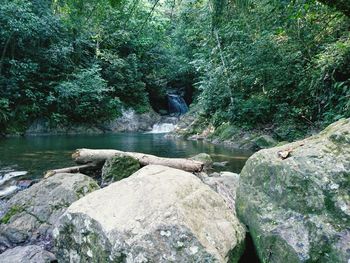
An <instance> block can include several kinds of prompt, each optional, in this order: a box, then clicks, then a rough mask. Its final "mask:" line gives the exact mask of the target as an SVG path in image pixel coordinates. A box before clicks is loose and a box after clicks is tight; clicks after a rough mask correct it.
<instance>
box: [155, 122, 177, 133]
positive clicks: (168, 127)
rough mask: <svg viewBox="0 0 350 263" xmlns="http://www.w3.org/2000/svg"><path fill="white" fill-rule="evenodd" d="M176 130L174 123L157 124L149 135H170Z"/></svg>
mask: <svg viewBox="0 0 350 263" xmlns="http://www.w3.org/2000/svg"><path fill="white" fill-rule="evenodd" d="M174 129H175V125H174V124H172V123H157V124H154V125H153V128H152V131H150V132H149V133H169V132H172V131H173V130H174Z"/></svg>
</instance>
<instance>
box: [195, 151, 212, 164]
mask: <svg viewBox="0 0 350 263" xmlns="http://www.w3.org/2000/svg"><path fill="white" fill-rule="evenodd" d="M190 159H191V160H194V161H199V162H202V163H204V166H205V167H210V166H211V165H212V164H213V160H212V159H211V157H210V155H209V154H207V153H199V154H197V155H195V156H193V157H191V158H190Z"/></svg>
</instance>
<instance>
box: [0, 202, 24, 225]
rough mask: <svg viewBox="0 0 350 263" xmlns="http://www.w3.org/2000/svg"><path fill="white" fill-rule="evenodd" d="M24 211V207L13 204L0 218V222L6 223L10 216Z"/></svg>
mask: <svg viewBox="0 0 350 263" xmlns="http://www.w3.org/2000/svg"><path fill="white" fill-rule="evenodd" d="M23 211H24V207H23V206H20V205H14V206H12V207H11V208H10V209H9V210H8V211H7V213H6V214H5V215H4V216H3V217H2V218H1V219H0V223H1V224H7V223H8V222H10V220H11V218H12V217H13V216H14V215H17V214H19V213H22V212H23Z"/></svg>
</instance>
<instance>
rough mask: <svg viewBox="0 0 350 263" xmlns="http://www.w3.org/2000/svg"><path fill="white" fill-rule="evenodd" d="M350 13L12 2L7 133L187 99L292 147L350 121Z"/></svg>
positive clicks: (0, 99)
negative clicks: (169, 97)
mask: <svg viewBox="0 0 350 263" xmlns="http://www.w3.org/2000/svg"><path fill="white" fill-rule="evenodd" d="M321 2H322V3H321ZM327 4H328V6H327ZM348 12H349V5H348V4H347V1H343V0H338V1H327V0H322V1H319V2H316V1H315V0H295V1H274V0H260V1H256V0H232V1H227V0H186V1H166V0H164V1H160V0H155V1H151V0H149V1H148V0H117V1H116V0H109V1H108V0H98V1H93V0H88V1H86V0H85V1H84V0H46V1H37V0H30V1H25V0H4V1H3V3H2V5H1V6H0V55H1V57H0V85H1V89H0V130H1V131H3V132H4V131H5V130H7V131H8V132H11V131H15V130H17V131H18V130H21V129H25V127H26V126H27V125H28V124H29V123H30V122H31V121H33V120H34V119H36V118H43V117H44V118H47V119H49V120H50V123H52V125H57V124H60V123H65V124H68V123H72V122H74V123H77V122H78V123H79V122H84V123H89V122H97V121H105V120H107V119H111V118H113V117H115V116H117V115H118V114H120V112H121V109H122V108H123V107H132V108H134V109H135V110H136V111H139V112H145V111H148V110H150V109H151V108H152V107H153V109H155V110H156V111H161V110H166V108H167V101H166V93H167V92H169V91H174V90H182V92H184V94H185V99H186V100H187V101H188V102H191V101H192V99H193V97H195V103H196V104H197V105H199V106H200V108H201V109H202V117H203V118H206V120H207V121H209V122H211V123H212V124H213V125H214V126H216V127H219V126H221V125H224V124H225V125H227V123H231V124H234V125H239V126H241V127H246V128H248V129H251V128H266V127H271V126H272V127H274V130H275V131H276V136H278V137H280V138H281V139H295V138H297V137H300V136H302V135H303V134H304V133H305V132H306V131H307V130H312V129H318V128H320V127H322V126H325V125H327V124H328V123H331V122H333V121H335V120H337V119H339V118H342V117H349V116H350V88H349V86H350V80H349V77H350V33H349V29H350V22H349V17H348V16H347V15H349V13H348ZM194 88H195V89H194Z"/></svg>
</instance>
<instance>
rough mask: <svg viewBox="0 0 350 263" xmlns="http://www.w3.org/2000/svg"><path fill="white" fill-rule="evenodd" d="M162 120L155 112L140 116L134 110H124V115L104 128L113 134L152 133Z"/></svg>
mask: <svg viewBox="0 0 350 263" xmlns="http://www.w3.org/2000/svg"><path fill="white" fill-rule="evenodd" d="M160 120H161V117H160V115H159V114H157V113H156V112H154V111H149V112H146V113H142V114H138V113H136V112H135V111H134V110H132V109H128V110H124V111H123V115H122V116H121V117H119V118H117V119H115V120H113V121H111V122H109V123H106V124H105V125H104V126H103V127H104V129H106V130H109V131H112V132H131V131H150V130H152V127H153V125H154V124H156V123H158V122H159V121H160Z"/></svg>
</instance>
